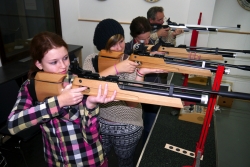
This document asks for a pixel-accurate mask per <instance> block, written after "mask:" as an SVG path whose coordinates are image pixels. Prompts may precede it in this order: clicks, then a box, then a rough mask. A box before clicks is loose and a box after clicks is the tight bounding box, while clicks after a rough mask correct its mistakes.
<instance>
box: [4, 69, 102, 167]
mask: <svg viewBox="0 0 250 167" xmlns="http://www.w3.org/2000/svg"><path fill="white" fill-rule="evenodd" d="M73 79H74V76H73V75H71V74H69V73H68V74H67V77H66V78H65V79H64V84H63V85H67V84H69V83H72V82H73ZM29 83H30V82H29V80H26V81H25V82H24V83H23V84H22V86H21V88H20V90H19V93H18V97H17V101H16V103H15V105H14V107H13V109H12V111H11V113H10V115H9V118H8V119H9V120H8V128H9V131H10V133H12V134H16V133H18V132H19V131H21V130H24V129H26V128H29V127H31V126H34V125H37V124H39V125H40V128H41V131H42V136H43V145H44V154H45V161H46V162H47V163H48V166H49V167H54V166H60V167H62V166H66V167H74V166H84V167H90V166H91V167H95V166H100V165H101V164H102V163H103V162H104V153H103V149H102V145H101V142H100V135H99V120H98V117H97V116H98V114H99V107H97V108H96V109H93V110H92V111H89V110H87V108H86V106H85V102H86V98H83V100H82V102H81V103H79V104H77V105H74V106H67V107H62V108H60V107H59V103H58V99H57V97H56V96H54V97H49V98H47V99H45V100H44V101H43V102H36V105H35V106H33V105H32V97H31V95H30V93H29V91H28V87H27V86H28V85H29Z"/></svg>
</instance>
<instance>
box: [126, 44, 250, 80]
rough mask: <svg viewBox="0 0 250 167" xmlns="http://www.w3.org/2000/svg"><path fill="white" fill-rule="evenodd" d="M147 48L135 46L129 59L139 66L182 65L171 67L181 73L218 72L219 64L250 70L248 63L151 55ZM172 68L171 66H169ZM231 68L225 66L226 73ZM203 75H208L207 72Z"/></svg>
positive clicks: (163, 67) (172, 70) (164, 66)
mask: <svg viewBox="0 0 250 167" xmlns="http://www.w3.org/2000/svg"><path fill="white" fill-rule="evenodd" d="M146 50H147V47H146V46H143V45H140V46H139V47H136V46H135V47H134V53H133V54H131V56H130V57H129V59H130V60H131V61H134V62H137V63H138V64H139V68H143V67H145V68H157V69H164V70H167V67H168V66H169V65H171V67H173V66H175V65H176V67H177V66H178V67H182V68H179V69H178V70H179V71H178V70H176V71H175V69H170V70H169V71H171V72H179V73H186V74H195V73H196V75H200V74H198V73H202V72H203V71H200V70H208V71H211V72H216V70H217V66H218V65H221V66H225V67H232V68H237V69H241V70H246V71H250V66H247V65H231V64H223V63H217V62H211V61H204V60H193V59H184V58H177V57H171V56H165V55H158V54H155V55H150V53H149V52H148V51H146ZM169 68H170V67H169ZM229 73H230V69H229V68H225V71H224V74H229ZM203 76H207V75H206V73H204V74H203Z"/></svg>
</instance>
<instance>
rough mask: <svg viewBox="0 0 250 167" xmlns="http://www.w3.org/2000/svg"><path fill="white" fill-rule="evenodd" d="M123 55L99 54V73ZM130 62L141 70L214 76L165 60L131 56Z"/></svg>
mask: <svg viewBox="0 0 250 167" xmlns="http://www.w3.org/2000/svg"><path fill="white" fill-rule="evenodd" d="M111 53H112V54H111ZM122 54H123V53H122V52H107V51H105V50H102V51H101V52H100V53H99V56H100V55H101V56H100V57H101V58H100V59H99V58H98V64H99V65H98V68H99V71H100V70H101V69H102V70H104V69H106V68H108V67H110V66H113V65H115V64H116V63H118V62H120V57H121V55H122ZM129 60H131V61H133V62H137V63H138V64H139V66H138V67H139V68H143V67H144V68H151V69H162V70H165V71H169V72H177V73H185V74H196V75H202V76H212V73H211V71H210V70H207V69H201V68H193V67H187V66H182V65H174V64H168V63H166V62H165V61H164V59H163V58H157V57H150V56H140V55H136V54H131V55H130V56H129ZM102 70H101V71H102Z"/></svg>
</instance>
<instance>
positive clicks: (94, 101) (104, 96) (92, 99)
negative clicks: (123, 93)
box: [86, 84, 116, 109]
mask: <svg viewBox="0 0 250 167" xmlns="http://www.w3.org/2000/svg"><path fill="white" fill-rule="evenodd" d="M115 97H116V91H114V92H113V95H112V96H111V97H108V84H105V88H104V91H102V85H99V88H98V94H97V96H88V98H87V100H86V107H87V108H88V109H93V108H95V107H96V106H97V105H98V103H108V102H111V101H114V100H115Z"/></svg>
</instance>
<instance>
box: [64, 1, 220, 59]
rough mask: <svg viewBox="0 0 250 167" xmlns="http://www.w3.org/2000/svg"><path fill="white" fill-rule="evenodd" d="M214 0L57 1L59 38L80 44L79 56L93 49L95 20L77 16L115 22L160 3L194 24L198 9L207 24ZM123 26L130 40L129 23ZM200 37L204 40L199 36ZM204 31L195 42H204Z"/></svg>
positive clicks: (183, 37) (180, 20)
mask: <svg viewBox="0 0 250 167" xmlns="http://www.w3.org/2000/svg"><path fill="white" fill-rule="evenodd" d="M214 4H215V0H210V1H205V2H204V1H202V2H200V0H185V1H183V0H160V1H159V2H156V3H148V2H146V1H143V0H141V1H135V0H126V3H125V2H124V1H120V0H106V1H98V0H94V1H93V0H85V1H83V0H74V1H66V0H64V1H63V0H62V1H60V10H61V20H62V31H63V38H64V39H65V40H66V42H68V43H71V44H78V45H82V46H83V47H84V48H83V59H84V58H85V57H86V56H87V55H89V54H91V53H94V52H97V50H96V48H95V46H94V45H93V35H94V30H95V27H96V25H97V24H98V23H97V22H87V21H77V20H78V19H79V18H80V19H93V20H103V19H105V18H113V19H115V20H117V21H119V22H128V23H130V22H131V21H132V19H133V18H135V17H137V16H145V17H146V13H147V10H148V9H149V8H150V7H152V6H162V7H163V8H164V10H165V16H166V17H167V18H168V17H170V18H171V21H174V22H177V23H187V24H197V21H198V18H199V14H200V12H202V14H203V16H202V24H204V25H211V22H212V16H213V10H214ZM122 26H123V28H124V30H125V40H126V42H128V41H130V40H131V37H130V34H129V33H130V31H129V24H122ZM190 38H191V32H188V33H185V34H182V35H180V36H179V37H178V38H177V45H178V44H184V43H185V44H187V45H189V44H190ZM202 39H204V40H202ZM207 40H208V33H205V34H201V35H200V37H199V40H198V43H201V45H202V46H203V45H205V46H206V44H207Z"/></svg>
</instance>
